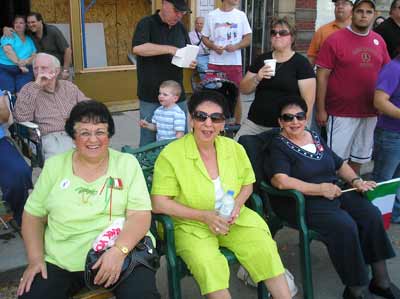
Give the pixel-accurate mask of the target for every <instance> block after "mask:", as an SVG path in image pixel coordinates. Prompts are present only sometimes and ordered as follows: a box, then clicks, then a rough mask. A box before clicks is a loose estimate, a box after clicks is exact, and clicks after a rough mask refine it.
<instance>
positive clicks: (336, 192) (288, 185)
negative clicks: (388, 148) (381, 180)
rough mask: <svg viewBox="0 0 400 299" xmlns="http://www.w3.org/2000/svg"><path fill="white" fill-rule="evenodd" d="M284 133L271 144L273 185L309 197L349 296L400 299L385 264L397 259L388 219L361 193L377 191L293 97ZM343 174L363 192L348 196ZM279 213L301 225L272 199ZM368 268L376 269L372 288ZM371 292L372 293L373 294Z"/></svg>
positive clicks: (286, 205)
mask: <svg viewBox="0 0 400 299" xmlns="http://www.w3.org/2000/svg"><path fill="white" fill-rule="evenodd" d="M279 115H280V116H279V119H278V122H279V125H280V127H281V132H280V134H279V135H278V136H276V137H274V138H273V140H272V141H271V145H270V157H269V164H270V173H271V174H272V179H271V183H272V185H273V186H275V187H276V188H278V189H296V190H299V191H300V192H302V193H303V194H304V196H305V198H306V221H307V225H308V227H309V228H310V229H312V230H315V231H317V232H318V233H319V234H320V235H321V236H322V241H323V242H324V243H325V244H326V245H327V248H328V252H329V256H330V258H331V260H332V263H333V265H334V267H335V269H336V271H337V272H338V274H339V276H340V278H341V280H342V282H343V284H345V285H346V289H345V291H344V293H343V298H345V299H346V298H349V299H353V298H354V299H357V298H360V299H362V298H374V297H372V295H371V294H370V292H372V293H374V294H377V295H379V296H381V297H384V298H393V299H396V298H400V297H399V296H400V291H399V289H398V288H397V287H396V286H395V285H394V284H392V283H391V281H390V278H389V275H388V273H387V269H386V262H385V260H386V259H388V258H391V257H394V256H395V253H394V251H393V248H392V246H391V243H390V241H389V239H388V237H387V235H386V232H385V229H384V226H383V221H382V215H381V213H380V211H379V210H378V209H377V208H376V207H375V206H374V205H372V203H371V202H370V201H368V200H366V199H364V198H363V197H362V195H361V194H360V193H359V192H364V191H368V190H371V189H373V188H374V187H375V186H376V184H375V182H373V181H363V180H362V179H361V178H359V177H358V176H357V175H356V174H355V172H354V171H353V170H352V169H351V168H350V166H349V165H348V164H347V162H343V160H342V159H341V158H339V157H338V156H337V155H336V154H335V153H334V152H332V151H331V150H330V149H329V148H328V146H327V145H326V143H325V142H324V141H323V140H322V139H321V138H320V137H319V136H318V135H317V134H316V133H315V132H311V131H308V130H306V129H305V125H306V122H307V117H306V115H307V104H306V103H305V102H304V100H302V99H299V98H295V97H293V98H291V99H289V100H287V102H285V103H282V104H281V105H280V108H279ZM337 175H338V176H340V177H341V178H342V179H343V180H344V181H346V182H347V183H349V184H351V185H352V186H353V187H354V188H356V189H357V191H359V192H347V193H342V191H341V189H340V188H339V187H338V186H337V185H336V184H335V183H336V182H337V180H338V178H337ZM271 204H272V206H273V208H274V211H275V212H276V213H277V214H278V215H279V216H280V217H282V218H284V219H286V220H288V221H289V222H290V223H295V221H296V220H295V219H296V218H295V215H294V214H293V211H294V210H295V209H294V206H295V203H294V202H293V201H291V200H281V199H271ZM367 264H370V265H371V268H372V280H371V282H370V284H369V290H368V283H369V278H368V271H367V266H366V265H367ZM369 291H370V292H369Z"/></svg>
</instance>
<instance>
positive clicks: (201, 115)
mask: <svg viewBox="0 0 400 299" xmlns="http://www.w3.org/2000/svg"><path fill="white" fill-rule="evenodd" d="M192 117H193V119H194V120H197V121H199V122H205V121H206V120H207V118H210V119H211V121H212V122H213V123H215V124H219V123H222V122H224V121H225V116H224V114H223V113H220V112H214V113H211V114H207V113H205V112H203V111H195V112H193V114H192Z"/></svg>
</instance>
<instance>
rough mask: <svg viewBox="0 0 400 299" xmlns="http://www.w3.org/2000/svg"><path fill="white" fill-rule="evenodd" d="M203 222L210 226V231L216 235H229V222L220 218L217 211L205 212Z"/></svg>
mask: <svg viewBox="0 0 400 299" xmlns="http://www.w3.org/2000/svg"><path fill="white" fill-rule="evenodd" d="M203 222H204V223H205V224H207V225H208V228H209V229H210V231H212V232H213V233H214V234H215V235H218V234H221V235H226V234H227V233H229V223H228V220H226V219H224V218H222V217H220V216H218V214H217V213H216V212H215V211H204V214H203Z"/></svg>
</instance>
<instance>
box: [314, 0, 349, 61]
mask: <svg viewBox="0 0 400 299" xmlns="http://www.w3.org/2000/svg"><path fill="white" fill-rule="evenodd" d="M332 2H334V3H335V20H334V21H332V22H330V23H328V24H325V25H323V26H321V27H320V28H319V29H318V30H317V31H316V32H315V34H314V36H313V39H312V40H311V43H310V47H309V48H308V51H307V57H308V60H309V61H310V63H311V64H312V65H314V62H315V59H316V58H317V55H318V52H319V49H320V48H321V46H322V44H323V42H324V41H325V40H326V38H327V37H328V36H329V35H331V34H332V33H334V32H335V31H337V30H340V29H342V28H344V27H346V26H349V25H350V23H351V11H352V9H353V2H352V1H350V0H336V1H335V0H332Z"/></svg>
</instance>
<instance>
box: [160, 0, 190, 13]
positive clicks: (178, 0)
mask: <svg viewBox="0 0 400 299" xmlns="http://www.w3.org/2000/svg"><path fill="white" fill-rule="evenodd" d="M166 1H168V2H169V3H172V4H173V5H174V6H175V8H176V9H177V10H179V11H182V12H188V13H192V11H191V10H190V9H189V7H188V5H187V3H186V1H185V0H166Z"/></svg>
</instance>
